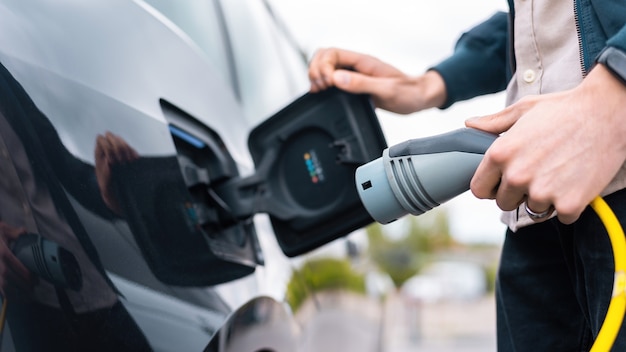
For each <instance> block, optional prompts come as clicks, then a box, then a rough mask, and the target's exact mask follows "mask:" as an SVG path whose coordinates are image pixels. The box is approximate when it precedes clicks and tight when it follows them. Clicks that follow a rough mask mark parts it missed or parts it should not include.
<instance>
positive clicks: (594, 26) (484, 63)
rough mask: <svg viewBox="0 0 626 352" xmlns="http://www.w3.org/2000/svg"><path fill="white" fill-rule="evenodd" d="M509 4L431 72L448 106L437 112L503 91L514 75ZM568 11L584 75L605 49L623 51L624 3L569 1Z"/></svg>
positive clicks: (469, 34) (625, 38)
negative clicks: (437, 75) (573, 22)
mask: <svg viewBox="0 0 626 352" xmlns="http://www.w3.org/2000/svg"><path fill="white" fill-rule="evenodd" d="M508 1H509V8H510V11H509V13H508V14H507V13H504V12H498V13H496V14H495V15H493V16H492V17H491V18H489V19H488V20H486V21H485V22H483V23H481V24H479V25H478V26H476V27H474V28H472V29H471V30H469V31H468V32H466V33H464V34H463V35H462V36H461V37H460V38H459V40H458V42H457V43H456V46H455V49H454V54H453V55H452V56H450V57H449V58H447V59H446V60H444V61H443V62H441V63H440V64H438V65H436V66H435V67H433V70H436V71H438V72H439V73H440V74H441V76H442V77H443V79H444V81H445V83H446V90H447V100H446V103H445V104H444V105H443V106H442V107H441V108H447V107H449V106H450V105H452V104H453V103H455V102H457V101H461V100H466V99H470V98H473V97H476V96H479V95H483V94H489V93H495V92H499V91H501V90H504V89H505V88H506V85H507V83H508V82H509V80H510V78H511V75H512V73H513V72H515V61H514V55H513V52H512V48H513V40H514V38H513V36H512V33H513V28H512V27H513V25H512V24H513V18H514V17H515V9H514V7H513V1H512V0H508ZM573 6H574V13H575V19H576V28H577V29H578V40H579V45H580V49H581V50H580V52H581V58H580V60H581V70H582V71H583V75H584V74H586V73H587V72H588V71H589V70H590V69H591V67H592V66H593V64H594V62H595V58H596V56H597V55H598V54H599V53H600V51H602V49H603V48H604V47H606V46H614V47H617V48H619V49H621V50H623V51H626V1H625V0H574V4H573Z"/></svg>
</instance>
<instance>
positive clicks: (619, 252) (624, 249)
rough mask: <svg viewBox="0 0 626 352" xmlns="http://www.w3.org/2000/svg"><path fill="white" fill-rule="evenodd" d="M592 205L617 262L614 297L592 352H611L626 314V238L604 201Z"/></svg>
mask: <svg viewBox="0 0 626 352" xmlns="http://www.w3.org/2000/svg"><path fill="white" fill-rule="evenodd" d="M590 205H591V208H593V210H594V211H595V212H596V214H598V217H599V218H600V220H601V221H602V224H604V227H605V228H606V231H607V232H608V234H609V239H610V240H611V247H612V248H613V260H614V261H615V279H614V281H613V295H612V297H611V302H610V303H609V309H608V311H607V313H606V316H605V317H604V322H603V323H602V327H601V328H600V332H598V337H597V338H596V340H595V341H594V343H593V346H591V350H590V351H591V352H605V351H610V350H611V347H612V346H613V343H614V342H615V339H616V338H617V333H618V332H619V329H620V327H621V326H622V321H623V320H624V313H625V312H626V238H625V237H624V230H623V229H622V226H621V225H620V223H619V220H617V217H616V216H615V213H613V210H611V208H610V207H609V206H608V204H606V202H605V201H604V199H602V198H601V197H596V198H595V199H594V200H593V201H592V202H591V204H590Z"/></svg>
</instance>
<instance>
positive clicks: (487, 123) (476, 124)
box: [465, 97, 538, 134]
mask: <svg viewBox="0 0 626 352" xmlns="http://www.w3.org/2000/svg"><path fill="white" fill-rule="evenodd" d="M537 101H538V98H536V97H528V98H525V99H522V100H520V101H519V102H517V103H515V104H513V105H510V106H509V107H507V108H506V109H504V110H502V111H500V112H498V113H495V114H491V115H485V116H479V117H473V118H470V119H468V120H465V126H466V127H470V128H475V129H479V130H482V131H486V132H491V133H494V134H500V133H502V132H505V131H508V130H509V129H510V128H511V126H513V125H514V124H515V122H517V120H519V118H520V117H521V116H522V115H524V114H525V113H526V112H527V111H528V110H530V109H531V108H532V107H533V106H534V105H535V104H536V103H537Z"/></svg>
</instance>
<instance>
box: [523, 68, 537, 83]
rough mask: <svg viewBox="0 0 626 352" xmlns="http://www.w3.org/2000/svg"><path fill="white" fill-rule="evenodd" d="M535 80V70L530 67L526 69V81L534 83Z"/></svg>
mask: <svg viewBox="0 0 626 352" xmlns="http://www.w3.org/2000/svg"><path fill="white" fill-rule="evenodd" d="M534 81H535V71H533V70H531V69H528V70H526V71H524V82H526V83H533V82H534Z"/></svg>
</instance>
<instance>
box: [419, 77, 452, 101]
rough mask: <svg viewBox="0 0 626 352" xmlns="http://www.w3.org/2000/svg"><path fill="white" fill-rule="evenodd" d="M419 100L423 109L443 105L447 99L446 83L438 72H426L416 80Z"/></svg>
mask: <svg viewBox="0 0 626 352" xmlns="http://www.w3.org/2000/svg"><path fill="white" fill-rule="evenodd" d="M417 87H418V89H419V94H420V99H421V100H422V102H423V105H424V107H423V108H438V107H441V106H443V104H445V102H446V99H447V94H446V83H445V81H444V79H443V77H442V76H441V75H440V74H439V72H437V71H435V70H429V71H426V72H425V73H424V74H423V75H421V76H419V77H418V78H417Z"/></svg>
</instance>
